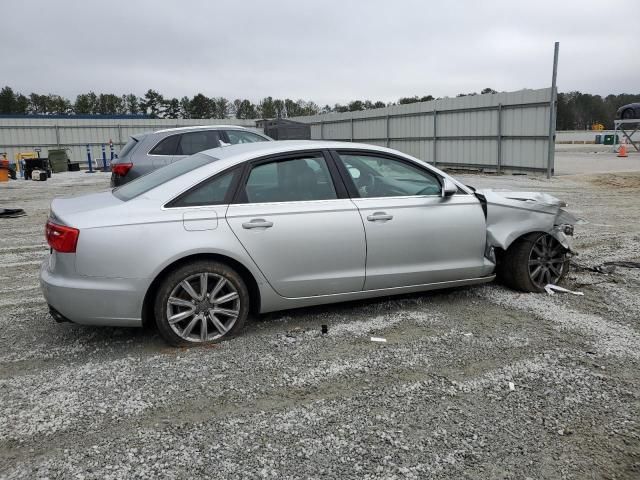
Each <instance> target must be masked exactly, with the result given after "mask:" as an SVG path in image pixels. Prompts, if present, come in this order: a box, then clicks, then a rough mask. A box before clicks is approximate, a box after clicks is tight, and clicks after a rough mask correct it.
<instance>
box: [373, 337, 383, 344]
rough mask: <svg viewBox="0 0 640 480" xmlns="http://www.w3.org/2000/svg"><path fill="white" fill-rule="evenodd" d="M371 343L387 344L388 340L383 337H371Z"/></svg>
mask: <svg viewBox="0 0 640 480" xmlns="http://www.w3.org/2000/svg"><path fill="white" fill-rule="evenodd" d="M371 341H372V342H380V343H387V339H386V338H382V337H371Z"/></svg>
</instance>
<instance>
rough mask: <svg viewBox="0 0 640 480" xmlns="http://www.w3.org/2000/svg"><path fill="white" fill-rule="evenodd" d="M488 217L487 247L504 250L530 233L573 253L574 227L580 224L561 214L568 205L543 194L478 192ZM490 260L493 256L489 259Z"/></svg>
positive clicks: (563, 213) (567, 213)
mask: <svg viewBox="0 0 640 480" xmlns="http://www.w3.org/2000/svg"><path fill="white" fill-rule="evenodd" d="M475 193H476V196H477V197H478V199H480V201H481V202H482V204H483V206H484V208H485V215H486V217H487V245H488V246H489V247H494V248H495V247H499V248H502V249H503V250H507V249H508V248H509V246H510V245H511V244H512V243H513V242H514V240H516V239H517V238H520V237H522V236H523V235H526V234H528V233H531V232H545V233H548V234H549V235H551V236H553V237H554V238H555V239H556V240H557V241H558V242H559V243H560V245H562V246H563V247H564V248H565V249H566V250H567V251H568V252H570V253H575V251H574V250H573V245H572V239H571V238H570V237H571V236H572V235H573V226H574V225H575V224H576V223H581V221H580V220H579V219H578V218H576V217H575V216H573V215H572V214H570V213H569V212H567V211H566V210H563V209H562V207H566V206H567V204H566V203H565V202H563V201H562V200H559V199H557V198H556V197H553V196H551V195H549V194H546V193H539V192H496V191H494V190H478V191H476V192H475ZM491 256H493V254H492V255H491Z"/></svg>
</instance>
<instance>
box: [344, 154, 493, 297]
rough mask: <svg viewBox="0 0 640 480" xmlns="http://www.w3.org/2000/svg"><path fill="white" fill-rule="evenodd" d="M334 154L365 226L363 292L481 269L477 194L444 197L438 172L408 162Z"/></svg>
mask: <svg viewBox="0 0 640 480" xmlns="http://www.w3.org/2000/svg"><path fill="white" fill-rule="evenodd" d="M338 154H339V159H340V162H341V163H342V166H341V168H342V169H343V173H344V176H345V177H347V180H351V181H352V182H353V185H352V186H351V187H352V189H353V192H352V193H353V194H354V197H356V198H354V199H353V201H354V203H355V204H356V205H357V207H358V209H359V211H360V215H361V217H362V222H363V223H364V226H365V231H366V237H367V262H366V281H365V287H364V288H365V290H375V289H379V288H393V287H402V286H409V285H422V284H427V283H435V282H447V281H452V280H462V279H467V278H476V277H481V276H483V275H486V270H487V267H486V264H485V261H484V248H485V242H486V238H485V237H486V228H485V218H484V214H483V212H482V207H481V205H480V202H479V201H478V199H477V198H475V196H473V195H469V194H466V193H465V192H463V191H462V190H461V191H460V193H459V194H455V195H453V196H450V197H442V194H441V179H440V178H439V177H438V175H437V174H436V173H435V172H432V171H430V170H428V169H426V168H421V167H420V166H418V165H417V164H415V163H413V162H410V161H408V160H406V161H405V160H402V159H399V158H395V157H387V156H378V155H372V154H371V153H367V152H362V153H360V152H355V151H344V152H338Z"/></svg>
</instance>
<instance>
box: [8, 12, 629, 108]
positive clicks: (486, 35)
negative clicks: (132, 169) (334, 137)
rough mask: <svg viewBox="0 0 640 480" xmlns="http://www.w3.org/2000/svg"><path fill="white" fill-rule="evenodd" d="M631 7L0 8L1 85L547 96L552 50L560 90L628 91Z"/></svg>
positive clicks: (312, 94) (57, 89) (249, 93)
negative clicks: (536, 92)
mask: <svg viewBox="0 0 640 480" xmlns="http://www.w3.org/2000/svg"><path fill="white" fill-rule="evenodd" d="M639 9H640V4H638V2H635V1H633V0H629V1H623V0H620V1H610V2H607V3H606V5H605V4H603V3H602V2H595V1H589V0H582V1H563V2H560V1H555V2H550V1H537V2H519V1H518V2H514V1H492V2H478V1H472V0H468V1H455V2H453V1H452V2H437V3H436V2H427V1H418V0H405V1H403V0H396V1H395V2H390V1H388V0H384V1H382V0H370V1H364V0H362V1H350V0H340V1H337V0H323V1H321V2H320V1H316V2H304V1H300V0H298V1H290V0H283V1H276V0H272V1H269V2H261V1H245V2H234V3H231V2H214V1H204V0H200V1H198V0H190V1H187V0H182V1H180V2H177V1H176V2H169V1H135V0H129V1H121V0H109V1H108V2H90V1H71V0H57V1H55V2H54V1H45V0H43V1H28V0H4V1H3V8H2V10H3V13H4V15H3V17H4V18H6V19H15V21H6V22H4V23H3V30H4V31H3V36H2V41H1V42H0V59H2V62H1V65H2V77H3V80H2V81H0V83H2V84H8V85H11V86H12V87H13V88H14V89H16V90H18V91H21V92H25V93H28V92H31V91H35V92H41V93H49V92H50V93H59V94H61V95H64V96H67V97H71V98H74V97H75V95H76V94H78V93H81V92H86V91H88V90H94V91H96V92H114V93H118V94H122V93H129V92H134V93H136V94H138V95H141V94H143V93H144V91H146V89H148V88H154V89H156V90H159V91H160V92H162V93H163V94H165V96H176V97H181V96H184V95H187V96H192V95H194V94H195V93H197V92H202V93H204V94H205V95H208V96H225V97H228V98H237V97H248V98H250V99H252V100H254V101H256V100H258V99H260V98H262V97H264V96H267V95H272V96H276V97H284V96H288V97H291V98H304V99H312V100H315V101H316V102H317V103H320V104H325V103H329V104H333V103H335V102H345V101H348V100H350V99H354V98H368V99H372V100H378V99H380V100H383V101H392V100H397V98H399V97H401V96H407V95H416V94H419V95H426V94H431V95H434V96H446V95H448V96H455V95H456V94H457V93H460V92H470V91H479V90H481V89H482V88H484V87H492V88H495V89H497V90H517V89H520V88H541V87H546V86H548V85H549V84H550V81H551V80H550V79H551V63H552V53H553V42H554V41H555V40H558V41H560V68H559V78H558V84H559V88H560V90H561V91H569V90H581V91H586V92H591V93H599V94H608V93H621V92H632V93H637V92H638V90H639V87H640V85H639V82H638V80H639V79H640V68H639V67H638V66H637V65H635V62H634V60H633V59H634V58H635V57H636V56H637V55H636V53H635V52H634V51H633V49H632V48H633V45H634V43H637V42H636V40H637V26H635V25H634V26H632V27H631V28H626V27H625V28H620V24H619V23H618V22H617V21H616V19H617V18H619V17H618V14H620V15H622V18H632V17H636V18H637V17H638V10H639ZM30 25H33V28H32V27H31V26H30ZM625 47H627V48H625ZM628 47H630V48H631V50H629V49H628Z"/></svg>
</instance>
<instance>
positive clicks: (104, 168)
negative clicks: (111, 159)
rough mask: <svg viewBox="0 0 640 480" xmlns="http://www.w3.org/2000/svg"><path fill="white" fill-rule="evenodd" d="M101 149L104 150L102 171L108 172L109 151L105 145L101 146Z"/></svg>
mask: <svg viewBox="0 0 640 480" xmlns="http://www.w3.org/2000/svg"><path fill="white" fill-rule="evenodd" d="M101 148H102V171H103V172H106V171H107V149H106V147H105V145H104V143H103V144H102V145H101Z"/></svg>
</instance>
